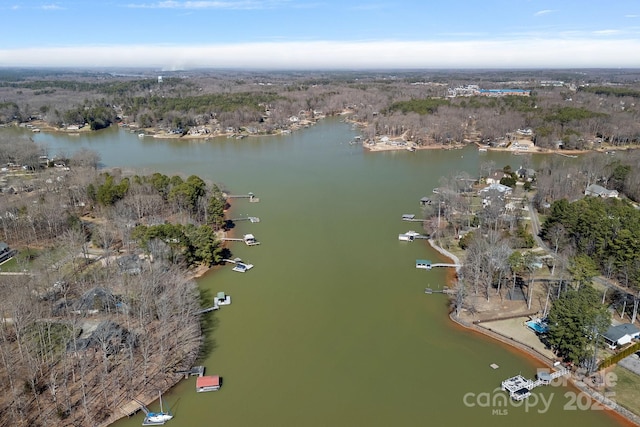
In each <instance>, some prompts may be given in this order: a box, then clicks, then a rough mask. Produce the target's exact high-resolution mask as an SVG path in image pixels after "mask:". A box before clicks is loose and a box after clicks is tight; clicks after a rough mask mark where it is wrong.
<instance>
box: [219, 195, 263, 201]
mask: <svg viewBox="0 0 640 427" xmlns="http://www.w3.org/2000/svg"><path fill="white" fill-rule="evenodd" d="M226 198H227V199H249V202H251V203H258V202H259V201H260V199H259V198H258V197H256V196H255V194H253V193H247V194H227V195H226Z"/></svg>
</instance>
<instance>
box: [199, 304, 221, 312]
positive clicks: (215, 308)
mask: <svg viewBox="0 0 640 427" xmlns="http://www.w3.org/2000/svg"><path fill="white" fill-rule="evenodd" d="M214 310H220V307H219V306H218V304H213V305H212V306H211V307H207V308H203V309H202V310H198V311H196V314H205V313H209V312H212V311H214Z"/></svg>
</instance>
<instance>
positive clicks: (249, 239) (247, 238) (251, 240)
mask: <svg viewBox="0 0 640 427" xmlns="http://www.w3.org/2000/svg"><path fill="white" fill-rule="evenodd" d="M220 240H222V241H223V242H244V244H245V245H247V246H256V245H259V244H260V242H258V241H257V240H256V238H255V236H254V235H253V234H245V235H244V236H242V238H241V239H239V238H235V237H223V238H222V239H220Z"/></svg>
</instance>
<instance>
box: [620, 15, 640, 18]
mask: <svg viewBox="0 0 640 427" xmlns="http://www.w3.org/2000/svg"><path fill="white" fill-rule="evenodd" d="M624 17H625V18H640V15H624Z"/></svg>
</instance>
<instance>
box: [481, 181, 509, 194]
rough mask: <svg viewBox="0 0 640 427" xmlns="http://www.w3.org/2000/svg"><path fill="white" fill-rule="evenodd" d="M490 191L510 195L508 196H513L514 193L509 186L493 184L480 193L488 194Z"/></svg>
mask: <svg viewBox="0 0 640 427" xmlns="http://www.w3.org/2000/svg"><path fill="white" fill-rule="evenodd" d="M490 191H497V192H498V193H500V194H505V195H508V194H511V191H513V190H512V188H511V187H509V186H508V185H502V184H500V183H493V184H490V185H488V186H486V187H485V188H483V189H482V190H480V193H488V192H490Z"/></svg>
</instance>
